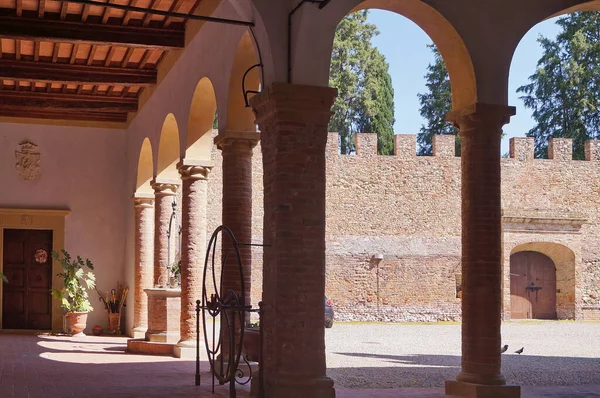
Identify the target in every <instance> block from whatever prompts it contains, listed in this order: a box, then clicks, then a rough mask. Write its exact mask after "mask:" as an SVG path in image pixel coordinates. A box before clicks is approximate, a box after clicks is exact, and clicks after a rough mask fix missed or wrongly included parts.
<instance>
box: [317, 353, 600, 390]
mask: <svg viewBox="0 0 600 398" xmlns="http://www.w3.org/2000/svg"><path fill="white" fill-rule="evenodd" d="M332 354H334V355H341V356H349V357H361V358H365V362H364V366H360V367H340V368H329V369H328V370H327V374H328V376H329V377H331V378H332V379H334V381H335V382H336V385H338V386H343V387H347V388H400V387H441V386H443V385H444V382H445V381H446V380H454V379H455V378H456V375H457V374H458V373H459V372H460V366H461V365H460V363H461V358H460V356H454V355H403V356H395V355H382V354H370V353H351V352H334V353H332ZM373 360H376V361H375V362H376V363H378V364H385V365H388V366H379V365H376V366H371V365H372V364H373V363H374V361H373ZM502 373H503V374H504V376H505V377H506V380H507V382H508V383H510V384H518V385H522V386H565V385H600V359H598V358H581V357H551V356H548V357H545V356H532V355H526V354H523V355H516V354H507V355H503V356H502Z"/></svg>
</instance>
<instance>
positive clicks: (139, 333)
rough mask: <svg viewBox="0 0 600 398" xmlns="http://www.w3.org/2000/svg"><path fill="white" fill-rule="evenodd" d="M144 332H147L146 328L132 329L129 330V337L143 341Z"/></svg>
mask: <svg viewBox="0 0 600 398" xmlns="http://www.w3.org/2000/svg"><path fill="white" fill-rule="evenodd" d="M146 330H148V328H147V327H143V328H133V329H131V332H130V333H131V337H132V338H134V339H143V338H146Z"/></svg>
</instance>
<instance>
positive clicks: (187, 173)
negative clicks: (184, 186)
mask: <svg viewBox="0 0 600 398" xmlns="http://www.w3.org/2000/svg"><path fill="white" fill-rule="evenodd" d="M212 168H213V164H212V163H210V162H207V161H199V162H195V161H190V160H186V161H183V162H179V163H177V170H179V175H181V179H182V180H208V174H209V173H210V171H211V170H212Z"/></svg>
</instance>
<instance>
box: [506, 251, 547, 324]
mask: <svg viewBox="0 0 600 398" xmlns="http://www.w3.org/2000/svg"><path fill="white" fill-rule="evenodd" d="M510 303H511V318H512V319H556V269H555V265H554V262H553V261H552V259H551V258H550V257H548V256H546V255H544V254H542V253H538V252H534V251H522V252H518V253H515V254H513V255H512V256H510Z"/></svg>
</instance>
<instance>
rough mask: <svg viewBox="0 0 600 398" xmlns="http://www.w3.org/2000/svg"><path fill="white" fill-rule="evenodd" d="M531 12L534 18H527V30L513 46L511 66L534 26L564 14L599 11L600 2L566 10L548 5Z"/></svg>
mask: <svg viewBox="0 0 600 398" xmlns="http://www.w3.org/2000/svg"><path fill="white" fill-rule="evenodd" d="M533 11H537V12H536V14H535V15H534V16H532V17H531V18H529V22H530V23H529V25H528V28H526V29H525V31H524V32H523V33H522V34H521V35H520V37H519V38H518V40H517V42H516V43H515V45H514V48H513V53H512V56H511V65H512V61H513V60H514V55H515V52H516V51H517V48H518V47H519V44H520V43H521V41H523V38H524V37H525V35H527V33H529V31H530V30H531V29H533V28H534V27H535V26H536V25H538V24H540V23H542V22H544V21H547V20H549V19H552V18H555V17H560V16H561V15H565V14H571V13H574V12H584V11H600V0H594V1H588V2H585V3H580V4H577V5H574V6H572V7H567V8H562V9H561V8H556V6H553V5H552V4H549V5H548V6H540V7H539V8H536V9H534V10H533ZM530 12H531V11H530Z"/></svg>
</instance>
